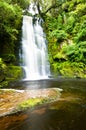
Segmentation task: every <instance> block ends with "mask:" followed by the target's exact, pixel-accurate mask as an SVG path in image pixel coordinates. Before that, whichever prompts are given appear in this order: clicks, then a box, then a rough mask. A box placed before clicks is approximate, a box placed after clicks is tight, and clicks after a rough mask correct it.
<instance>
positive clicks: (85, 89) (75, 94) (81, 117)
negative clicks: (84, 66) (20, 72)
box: [0, 78, 86, 130]
mask: <svg viewBox="0 0 86 130" xmlns="http://www.w3.org/2000/svg"><path fill="white" fill-rule="evenodd" d="M10 88H15V89H40V88H62V89H63V92H62V95H61V99H60V100H59V101H55V102H52V103H49V104H45V105H41V106H39V107H36V108H32V109H30V110H27V111H24V112H18V113H16V114H13V115H9V116H5V117H1V118H0V130H86V80H84V79H62V78H58V79H47V80H38V81H20V82H15V83H11V84H10Z"/></svg>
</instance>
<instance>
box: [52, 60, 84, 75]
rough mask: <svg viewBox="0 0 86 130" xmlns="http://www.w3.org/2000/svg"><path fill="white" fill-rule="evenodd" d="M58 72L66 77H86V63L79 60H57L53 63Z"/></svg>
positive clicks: (55, 70)
mask: <svg viewBox="0 0 86 130" xmlns="http://www.w3.org/2000/svg"><path fill="white" fill-rule="evenodd" d="M52 66H53V70H54V72H56V73H58V72H59V73H60V74H61V75H62V76H64V77H71V78H86V65H85V64H84V63H81V62H80V63H77V62H68V61H66V62H57V63H55V64H53V65H52ZM59 73H58V74H59Z"/></svg>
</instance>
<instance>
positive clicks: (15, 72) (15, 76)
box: [0, 65, 23, 88]
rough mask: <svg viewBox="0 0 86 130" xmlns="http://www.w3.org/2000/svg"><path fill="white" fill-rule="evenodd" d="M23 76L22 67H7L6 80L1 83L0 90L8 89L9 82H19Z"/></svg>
mask: <svg viewBox="0 0 86 130" xmlns="http://www.w3.org/2000/svg"><path fill="white" fill-rule="evenodd" d="M22 76H23V71H22V68H21V67H20V66H13V65H10V66H7V68H6V70H5V72H4V79H3V81H2V82H0V88H2V87H7V86H8V84H9V82H11V81H15V80H19V79H21V78H22Z"/></svg>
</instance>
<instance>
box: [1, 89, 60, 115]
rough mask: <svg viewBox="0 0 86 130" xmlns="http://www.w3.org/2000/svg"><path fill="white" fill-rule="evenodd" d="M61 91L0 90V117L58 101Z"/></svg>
mask: <svg viewBox="0 0 86 130" xmlns="http://www.w3.org/2000/svg"><path fill="white" fill-rule="evenodd" d="M61 91H62V89H59V88H47V89H37V90H15V89H0V117H1V116H5V115H8V114H12V113H15V112H18V111H22V110H25V109H27V108H32V107H35V106H37V105H41V104H44V103H50V102H52V101H55V100H58V99H59V98H60V96H61Z"/></svg>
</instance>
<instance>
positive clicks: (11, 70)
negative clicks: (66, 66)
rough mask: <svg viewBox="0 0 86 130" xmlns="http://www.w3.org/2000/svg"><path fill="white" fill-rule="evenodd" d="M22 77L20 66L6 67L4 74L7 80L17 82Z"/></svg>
mask: <svg viewBox="0 0 86 130" xmlns="http://www.w3.org/2000/svg"><path fill="white" fill-rule="evenodd" d="M22 76H23V72H22V68H21V67H20V66H13V65H10V66H8V70H7V72H6V79H7V80H18V79H20V78H21V77H22Z"/></svg>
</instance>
